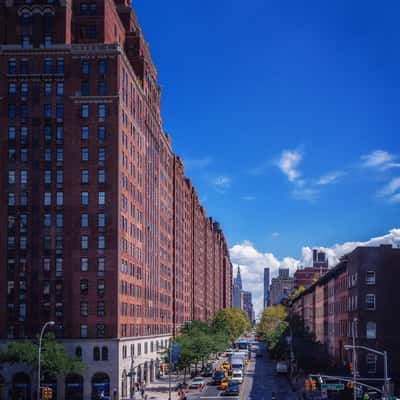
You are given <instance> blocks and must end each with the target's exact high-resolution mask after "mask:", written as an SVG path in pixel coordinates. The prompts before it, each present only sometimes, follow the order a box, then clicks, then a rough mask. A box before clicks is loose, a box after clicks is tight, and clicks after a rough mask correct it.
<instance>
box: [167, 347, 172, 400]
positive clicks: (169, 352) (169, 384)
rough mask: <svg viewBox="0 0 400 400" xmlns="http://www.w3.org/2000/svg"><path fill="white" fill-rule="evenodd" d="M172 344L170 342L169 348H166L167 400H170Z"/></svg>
mask: <svg viewBox="0 0 400 400" xmlns="http://www.w3.org/2000/svg"><path fill="white" fill-rule="evenodd" d="M171 346H172V344H171V341H170V342H169V346H168V400H171V368H172V367H171V365H172V362H171V351H172V348H171Z"/></svg>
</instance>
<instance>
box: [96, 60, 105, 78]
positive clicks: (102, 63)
mask: <svg viewBox="0 0 400 400" xmlns="http://www.w3.org/2000/svg"><path fill="white" fill-rule="evenodd" d="M97 70H98V73H99V75H104V74H105V73H106V62H105V61H104V60H101V61H99V63H98V64H97Z"/></svg>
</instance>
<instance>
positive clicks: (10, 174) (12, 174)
mask: <svg viewBox="0 0 400 400" xmlns="http://www.w3.org/2000/svg"><path fill="white" fill-rule="evenodd" d="M8 184H9V185H14V184H15V171H14V170H9V171H8Z"/></svg>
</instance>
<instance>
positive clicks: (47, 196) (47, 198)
mask: <svg viewBox="0 0 400 400" xmlns="http://www.w3.org/2000/svg"><path fill="white" fill-rule="evenodd" d="M43 205H45V206H51V192H44V197H43Z"/></svg>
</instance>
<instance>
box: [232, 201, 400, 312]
mask: <svg viewBox="0 0 400 400" xmlns="http://www.w3.org/2000/svg"><path fill="white" fill-rule="evenodd" d="M398 201H400V195H399V196H398ZM381 244H391V245H393V246H395V247H397V246H399V245H400V229H392V230H390V231H389V232H388V233H387V234H386V235H383V236H378V237H375V238H371V239H369V240H367V241H365V242H346V243H342V244H335V245H333V246H332V247H313V248H318V249H320V250H323V251H325V252H326V254H327V256H328V259H329V265H330V266H334V265H336V264H337V263H338V261H339V259H340V257H342V256H343V255H345V254H347V253H349V252H351V251H352V250H354V249H355V248H356V247H358V246H379V245H381ZM230 256H231V260H232V263H233V264H234V265H235V268H234V274H236V270H237V265H238V264H239V265H240V269H241V273H242V280H243V287H244V289H245V290H249V291H250V292H252V294H253V304H254V308H255V312H256V315H258V314H259V313H260V312H261V311H262V307H263V292H264V287H263V282H264V268H265V267H269V268H270V271H271V277H274V276H276V275H277V274H278V270H279V268H289V269H290V272H291V273H294V272H295V271H296V269H297V268H298V267H299V266H300V265H302V266H305V267H308V266H311V265H312V247H311V246H304V247H303V248H302V249H301V258H300V259H295V258H291V257H285V258H283V259H281V260H280V259H278V258H277V257H275V256H274V255H273V254H272V253H262V252H260V251H259V250H257V249H256V248H255V247H254V245H253V244H252V243H251V242H249V241H244V242H242V243H240V244H236V245H234V246H233V247H231V248H230Z"/></svg>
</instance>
